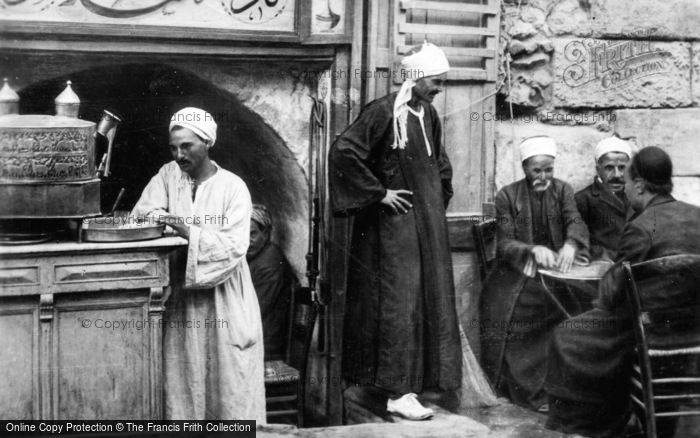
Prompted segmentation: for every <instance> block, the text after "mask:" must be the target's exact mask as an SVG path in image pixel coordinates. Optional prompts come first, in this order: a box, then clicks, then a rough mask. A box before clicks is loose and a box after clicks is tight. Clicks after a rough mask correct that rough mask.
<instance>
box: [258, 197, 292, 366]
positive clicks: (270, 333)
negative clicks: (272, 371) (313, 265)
mask: <svg viewBox="0 0 700 438" xmlns="http://www.w3.org/2000/svg"><path fill="white" fill-rule="evenodd" d="M271 231H272V217H271V216H270V213H269V212H268V211H267V208H265V206H264V205H259V204H255V205H253V214H252V216H251V219H250V246H249V247H248V254H247V256H246V258H247V259H248V266H249V267H250V275H251V277H253V285H254V286H255V292H256V293H257V295H258V302H259V303H260V314H261V315H262V323H263V345H265V360H275V359H282V358H284V357H285V353H286V351H285V349H286V347H287V336H288V335H289V306H290V303H291V298H292V292H293V290H294V287H295V285H296V283H297V279H296V277H295V276H294V273H293V272H292V267H291V266H290V265H289V262H287V259H286V258H285V257H284V253H283V252H282V250H281V249H280V247H279V246H277V245H275V244H274V243H272V242H271V241H270V232H271Z"/></svg>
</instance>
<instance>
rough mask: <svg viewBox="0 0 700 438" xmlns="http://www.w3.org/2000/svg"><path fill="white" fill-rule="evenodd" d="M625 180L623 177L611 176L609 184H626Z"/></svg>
mask: <svg viewBox="0 0 700 438" xmlns="http://www.w3.org/2000/svg"><path fill="white" fill-rule="evenodd" d="M624 183H625V180H624V179H621V178H610V179H609V180H608V184H624Z"/></svg>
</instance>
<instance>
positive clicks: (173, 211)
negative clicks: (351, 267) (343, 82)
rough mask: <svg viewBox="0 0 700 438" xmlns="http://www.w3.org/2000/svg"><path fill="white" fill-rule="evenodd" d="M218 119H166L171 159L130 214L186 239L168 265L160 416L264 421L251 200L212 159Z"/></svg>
mask: <svg viewBox="0 0 700 438" xmlns="http://www.w3.org/2000/svg"><path fill="white" fill-rule="evenodd" d="M216 128H217V126H216V122H215V121H214V119H213V117H212V116H211V114H209V113H208V112H206V111H204V110H201V109H199V108H184V109H182V110H180V111H178V112H177V113H175V114H174V115H173V116H172V118H171V121H170V152H171V154H172V157H173V161H171V162H169V163H167V164H165V165H163V167H161V168H160V170H159V171H158V174H156V175H155V176H154V177H153V178H152V179H151V181H150V182H149V183H148V185H147V186H146V188H145V189H144V190H143V193H142V194H141V198H140V199H139V201H138V203H137V204H136V206H135V207H134V209H133V211H132V215H133V216H149V217H153V218H155V219H156V220H158V221H159V222H161V223H165V224H168V225H169V226H170V227H172V228H173V230H174V231H175V232H176V233H177V234H178V235H180V236H182V237H184V238H185V239H187V240H188V241H189V243H188V246H187V251H186V253H177V254H176V256H175V257H173V259H172V260H171V281H170V285H171V287H172V294H171V296H170V299H169V300H168V301H167V302H166V305H165V315H164V324H163V327H164V332H165V333H164V341H163V367H164V399H165V400H164V401H165V403H164V404H165V406H164V408H165V418H166V419H175V420H183V419H192V420H205V419H207V420H208V419H234V418H235V419H241V420H244V419H245V420H256V421H257V422H258V423H264V422H265V382H264V365H263V338H262V322H261V320H260V309H259V307H258V299H257V297H256V295H255V289H254V288H253V282H252V280H251V277H250V271H249V269H248V263H247V262H246V252H247V249H248V244H249V237H250V236H249V234H250V231H249V230H250V217H251V209H252V203H251V200H250V194H249V193H248V188H247V187H246V185H245V183H244V182H243V180H241V179H240V178H239V177H237V176H236V175H234V174H233V173H231V172H229V171H228V170H225V169H223V168H221V167H219V165H218V164H216V163H215V162H214V161H212V160H211V159H210V158H209V149H211V147H212V146H213V145H214V143H215V142H216Z"/></svg>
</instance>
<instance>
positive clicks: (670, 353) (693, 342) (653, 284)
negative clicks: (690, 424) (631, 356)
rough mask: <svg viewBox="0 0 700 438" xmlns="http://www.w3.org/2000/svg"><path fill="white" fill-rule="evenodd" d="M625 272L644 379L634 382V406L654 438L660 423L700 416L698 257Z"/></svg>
mask: <svg viewBox="0 0 700 438" xmlns="http://www.w3.org/2000/svg"><path fill="white" fill-rule="evenodd" d="M622 269H623V271H624V274H625V279H626V291H627V298H628V302H629V304H630V306H631V309H632V311H633V315H634V324H633V326H634V334H635V339H636V352H637V364H635V365H634V372H635V373H636V374H637V375H638V376H639V377H640V380H639V381H638V384H637V382H635V379H634V378H633V379H632V387H633V391H632V394H631V398H632V402H633V403H632V405H633V407H634V408H635V409H636V410H637V413H638V416H639V418H640V419H642V420H643V423H644V429H645V432H646V436H647V437H655V436H656V434H657V429H658V425H657V421H656V419H657V418H666V417H669V418H677V417H681V416H690V415H700V410H698V407H700V405H699V404H698V402H700V399H699V398H698V397H699V396H698V394H700V378H698V376H700V255H691V254H678V255H673V256H667V257H662V258H658V259H653V260H649V261H646V262H642V263H638V264H635V265H630V264H629V263H623V266H622ZM640 392H641V394H640ZM640 396H641V397H640Z"/></svg>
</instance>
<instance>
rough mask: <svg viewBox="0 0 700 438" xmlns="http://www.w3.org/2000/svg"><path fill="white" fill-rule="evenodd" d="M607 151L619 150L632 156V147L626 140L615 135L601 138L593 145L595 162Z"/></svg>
mask: <svg viewBox="0 0 700 438" xmlns="http://www.w3.org/2000/svg"><path fill="white" fill-rule="evenodd" d="M608 152H621V153H623V154H626V155H627V157H629V158H631V157H632V148H631V147H630V145H629V143H627V142H626V141H624V140H622V139H620V138H617V137H608V138H606V139H603V140H601V141H600V143H598V145H597V146H596V147H595V161H596V163H597V162H598V160H600V157H602V156H603V155H605V154H607V153H608Z"/></svg>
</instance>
